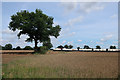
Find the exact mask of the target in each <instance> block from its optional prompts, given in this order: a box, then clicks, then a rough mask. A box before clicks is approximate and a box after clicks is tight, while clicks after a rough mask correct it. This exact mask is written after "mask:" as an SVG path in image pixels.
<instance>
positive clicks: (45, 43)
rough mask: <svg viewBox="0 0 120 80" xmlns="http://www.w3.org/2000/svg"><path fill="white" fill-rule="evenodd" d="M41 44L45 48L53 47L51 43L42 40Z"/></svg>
mask: <svg viewBox="0 0 120 80" xmlns="http://www.w3.org/2000/svg"><path fill="white" fill-rule="evenodd" d="M43 46H46V48H47V49H50V48H52V47H53V45H52V44H51V43H50V42H43Z"/></svg>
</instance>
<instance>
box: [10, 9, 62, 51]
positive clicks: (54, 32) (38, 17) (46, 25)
mask: <svg viewBox="0 0 120 80" xmlns="http://www.w3.org/2000/svg"><path fill="white" fill-rule="evenodd" d="M53 19H54V18H53V17H50V16H47V15H46V14H44V13H43V12H42V11H41V10H40V9H36V10H35V12H29V11H27V10H22V11H20V12H17V13H16V14H14V15H12V16H11V22H10V23H9V29H10V30H12V31H16V30H19V31H20V32H19V33H18V35H17V36H18V38H20V36H21V35H28V38H27V39H26V41H27V42H33V41H34V42H35V49H36V48H37V44H38V42H40V43H44V42H48V43H50V42H51V41H50V36H54V37H55V38H57V37H58V36H59V32H60V30H61V28H60V26H59V25H56V26H53V24H54V23H53Z"/></svg>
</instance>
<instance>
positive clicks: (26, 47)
mask: <svg viewBox="0 0 120 80" xmlns="http://www.w3.org/2000/svg"><path fill="white" fill-rule="evenodd" d="M24 50H33V48H32V47H31V46H25V48H24Z"/></svg>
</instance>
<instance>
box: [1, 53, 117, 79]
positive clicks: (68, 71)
mask: <svg viewBox="0 0 120 80" xmlns="http://www.w3.org/2000/svg"><path fill="white" fill-rule="evenodd" d="M2 60H3V61H2V62H3V63H2V64H3V65H2V69H3V70H2V76H3V77H4V78H117V75H118V53H117V52H59V51H55V52H54V51H48V52H47V54H3V55H2Z"/></svg>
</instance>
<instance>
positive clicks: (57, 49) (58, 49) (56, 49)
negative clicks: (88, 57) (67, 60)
mask: <svg viewBox="0 0 120 80" xmlns="http://www.w3.org/2000/svg"><path fill="white" fill-rule="evenodd" d="M53 51H116V52H118V51H120V49H79V50H78V49H66V48H63V49H62V50H61V49H60V48H55V49H53Z"/></svg>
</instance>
